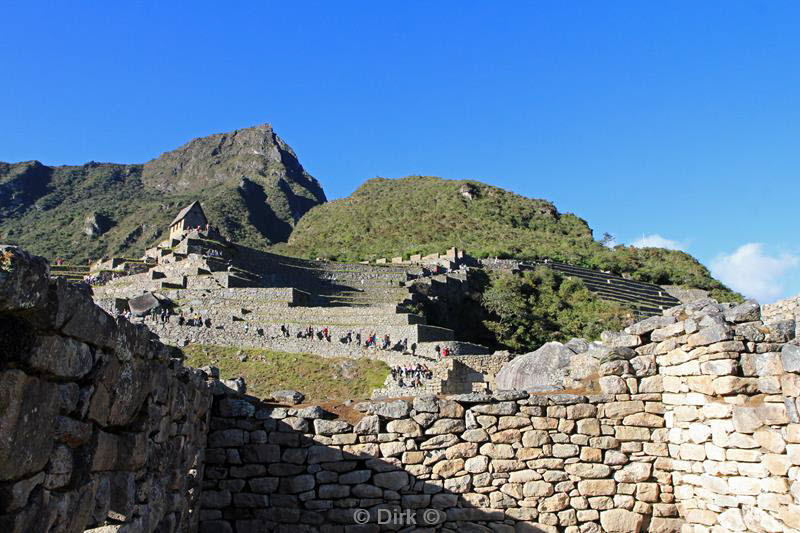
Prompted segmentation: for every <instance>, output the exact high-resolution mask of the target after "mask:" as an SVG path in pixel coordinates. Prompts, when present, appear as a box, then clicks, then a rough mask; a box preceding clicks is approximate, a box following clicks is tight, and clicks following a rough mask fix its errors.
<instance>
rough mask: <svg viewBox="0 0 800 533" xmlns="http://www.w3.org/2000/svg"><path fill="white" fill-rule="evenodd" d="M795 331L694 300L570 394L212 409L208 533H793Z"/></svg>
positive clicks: (608, 340) (798, 443)
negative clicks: (412, 532) (422, 527)
mask: <svg viewBox="0 0 800 533" xmlns="http://www.w3.org/2000/svg"><path fill="white" fill-rule="evenodd" d="M794 328H795V324H794V321H792V320H784V321H777V322H772V321H768V322H766V323H765V322H763V321H762V320H761V317H760V308H759V307H758V305H757V304H755V303H753V302H748V303H745V304H743V305H740V306H737V307H733V306H730V305H719V304H717V303H716V302H713V301H711V300H704V301H698V302H693V303H691V304H688V305H681V306H678V307H676V308H674V309H671V310H669V311H668V312H666V313H665V315H663V316H656V317H651V318H649V319H647V320H645V321H642V322H640V323H637V324H634V325H632V326H630V327H629V328H627V329H626V330H625V331H624V332H620V333H611V332H607V333H605V334H604V335H603V343H602V345H600V346H601V347H604V349H598V345H591V346H590V345H588V344H587V347H589V348H590V349H588V350H587V351H585V352H583V353H580V354H576V356H575V357H574V358H573V361H574V365H575V366H574V367H570V368H569V369H568V372H567V376H566V378H565V384H566V385H568V386H573V387H577V388H573V390H571V391H559V392H552V393H537V394H535V395H529V394H528V393H525V392H502V391H501V392H496V393H494V394H492V395H488V394H469V395H456V396H449V397H441V398H438V399H437V398H434V397H418V398H416V399H414V400H413V402H412V401H406V400H394V401H387V402H371V403H364V404H358V405H355V406H353V407H354V408H355V409H356V410H357V411H359V412H360V414H359V415H358V416H357V417H353V418H351V419H350V422H347V421H345V420H343V419H335V417H334V415H333V414H331V413H328V412H326V411H325V410H324V409H322V408H320V407H304V408H298V409H292V408H283V407H276V406H270V405H266V404H262V403H259V402H258V401H255V400H253V399H248V398H234V397H229V396H228V397H220V398H219V399H218V401H216V402H215V405H214V408H213V415H212V422H211V430H212V433H211V434H210V436H209V441H208V442H209V448H208V450H207V458H208V465H209V466H208V469H207V475H206V478H205V480H204V492H203V511H202V515H201V519H202V521H201V531H222V532H227V531H230V532H236V533H245V532H250V531H262V530H270V531H331V532H338V531H378V530H392V529H401V528H402V527H405V526H410V525H412V522H411V521H412V519H413V520H414V521H416V523H417V525H419V524H423V523H424V522H425V521H428V522H431V521H433V522H435V525H432V524H431V523H428V524H427V525H426V527H428V528H429V530H432V531H433V530H437V531H438V530H441V531H458V530H469V531H509V532H510V531H563V532H569V533H579V532H595V531H609V532H631V531H654V532H657V531H682V532H684V533H692V532H696V533H700V532H704V533H705V532H715V533H716V532H725V531H758V532H778V531H797V530H798V529H800V418H799V417H798V408H799V407H800V405H798V403H797V402H798V396H800V376H798V373H800V347H798V345H797V344H794V341H792V339H793V337H794ZM576 344H580V343H573V346H574V345H576ZM595 353H596V354H598V358H596V359H595V358H594V356H593V355H592V354H595ZM212 464H213V466H212ZM361 520H367V522H368V523H367V524H366V525H363V526H358V522H359V521H361ZM381 520H384V521H386V520H389V521H390V522H394V523H393V524H387V523H383V524H379V523H378V522H380V521H381Z"/></svg>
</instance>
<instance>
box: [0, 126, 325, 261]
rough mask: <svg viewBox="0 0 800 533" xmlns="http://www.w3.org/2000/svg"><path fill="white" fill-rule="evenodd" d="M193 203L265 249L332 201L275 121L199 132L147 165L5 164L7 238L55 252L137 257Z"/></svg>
mask: <svg viewBox="0 0 800 533" xmlns="http://www.w3.org/2000/svg"><path fill="white" fill-rule="evenodd" d="M194 200H199V201H202V202H203V206H204V208H205V209H206V211H207V212H208V214H209V216H210V218H211V219H212V220H213V221H214V223H215V224H216V225H218V226H219V227H220V230H221V231H222V232H223V233H224V234H226V235H227V236H228V237H230V238H232V239H235V240H236V241H238V242H242V243H247V244H250V245H255V246H260V247H265V246H269V245H271V244H273V243H276V242H281V241H285V240H287V239H288V237H289V234H290V233H291V231H292V228H293V227H294V225H295V223H296V222H297V221H298V220H299V219H300V217H302V216H303V214H305V212H306V211H308V210H309V209H311V208H312V207H314V206H315V205H317V204H320V203H323V202H325V200H326V198H325V193H324V191H323V190H322V187H321V186H320V184H319V182H318V181H317V180H316V179H314V178H313V177H312V176H311V175H309V174H308V173H307V172H306V171H305V169H304V168H303V166H302V165H301V164H300V162H299V161H298V159H297V156H296V155H295V153H294V151H292V149H291V148H290V147H289V145H287V144H286V142H285V141H283V140H282V139H281V138H280V137H278V136H277V135H276V134H275V132H274V131H273V130H272V127H271V126H270V125H269V124H262V125H259V126H255V127H252V128H245V129H241V130H236V131H233V132H229V133H220V134H215V135H210V136H208V137H202V138H198V139H194V140H192V141H190V142H188V143H186V144H185V145H184V146H182V147H180V148H178V149H176V150H173V151H170V152H166V153H165V154H163V155H161V156H160V157H158V158H156V159H153V160H152V161H149V162H147V163H144V164H130V165H123V164H113V163H96V162H89V163H86V164H84V165H80V166H57V167H51V166H47V165H44V164H42V163H40V162H38V161H28V162H21V163H0V237H2V240H3V242H8V243H14V244H20V245H23V246H25V247H26V248H28V249H30V250H32V251H33V252H35V253H38V254H42V255H45V256H47V257H51V258H55V257H61V258H65V259H68V260H85V259H87V258H97V257H100V256H111V255H127V256H138V255H140V254H141V253H142V251H143V250H144V247H145V245H147V244H149V243H150V242H152V241H153V240H154V239H157V238H158V237H159V236H160V234H161V232H162V231H163V230H164V228H166V227H167V225H168V224H169V221H170V217H171V216H173V215H174V212H175V210H176V208H177V207H179V206H183V205H186V204H188V203H190V202H191V201H194ZM97 221H101V222H102V223H96V222H97Z"/></svg>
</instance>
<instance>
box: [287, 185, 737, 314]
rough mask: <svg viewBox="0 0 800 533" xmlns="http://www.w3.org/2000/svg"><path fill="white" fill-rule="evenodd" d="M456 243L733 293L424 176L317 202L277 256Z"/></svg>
mask: <svg viewBox="0 0 800 533" xmlns="http://www.w3.org/2000/svg"><path fill="white" fill-rule="evenodd" d="M451 246H458V247H459V248H462V249H464V250H466V251H467V253H469V254H471V255H473V256H476V257H494V256H498V257H515V258H522V259H538V258H550V259H554V260H558V261H564V262H567V263H572V264H575V265H579V266H584V267H587V268H593V269H598V270H606V271H610V272H614V273H616V274H620V275H622V274H626V275H630V277H631V278H633V279H636V280H640V281H648V282H652V283H658V284H674V285H685V286H690V287H697V288H701V289H707V290H710V291H711V292H712V296H714V297H717V298H720V299H722V300H736V299H738V298H739V296H738V295H737V294H735V293H733V292H731V291H730V290H728V289H727V288H726V287H724V286H723V285H722V284H721V283H720V282H718V281H717V280H715V279H714V278H712V277H711V274H710V273H709V271H708V270H707V269H706V268H705V267H704V266H703V265H701V264H700V263H699V262H698V261H697V260H696V259H694V258H693V257H692V256H690V255H688V254H686V253H684V252H679V251H671V250H664V249H661V248H643V249H639V248H633V247H626V246H617V247H615V248H613V249H610V248H607V247H606V246H603V245H602V244H600V243H599V242H597V241H596V240H594V238H593V236H592V230H591V228H590V227H589V226H588V224H587V223H586V222H585V221H584V220H582V219H581V218H579V217H577V216H575V215H572V214H563V213H559V212H558V211H557V209H556V208H555V206H553V204H552V203H550V202H548V201H546V200H538V199H530V198H526V197H523V196H520V195H517V194H514V193H512V192H509V191H505V190H503V189H499V188H497V187H492V186H489V185H485V184H482V183H479V182H475V181H460V180H444V179H441V178H435V177H427V176H410V177H407V178H403V179H395V180H389V179H382V178H376V179H371V180H369V181H367V182H366V183H364V184H363V185H362V186H361V187H359V188H358V189H357V190H356V191H355V192H354V193H353V194H352V195H351V196H349V197H347V198H343V199H340V200H335V201H333V202H329V203H326V204H322V205H319V206H317V207H315V208H313V209H312V210H310V211H309V212H308V213H306V215H305V216H304V217H303V218H302V219H301V220H300V222H299V223H298V225H297V226H296V227H295V229H294V231H293V232H292V235H291V237H290V238H289V241H288V243H287V244H285V245H279V246H278V247H277V249H278V250H280V251H283V252H285V253H290V254H293V255H297V256H303V257H324V258H329V259H332V260H347V261H358V260H365V259H374V258H377V257H393V256H397V255H405V256H408V255H409V254H413V253H422V254H427V253H433V252H443V251H445V250H446V249H447V248H449V247H451Z"/></svg>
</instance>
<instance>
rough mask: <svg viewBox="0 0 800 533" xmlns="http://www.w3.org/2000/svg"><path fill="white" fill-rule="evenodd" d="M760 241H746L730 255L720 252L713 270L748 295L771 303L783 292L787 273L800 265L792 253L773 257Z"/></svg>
mask: <svg viewBox="0 0 800 533" xmlns="http://www.w3.org/2000/svg"><path fill="white" fill-rule="evenodd" d="M763 248H764V245H763V244H762V243H759V242H751V243H747V244H743V245H742V246H740V247H739V248H737V249H736V250H735V251H734V252H733V253H731V254H720V255H718V256H717V257H716V258H714V260H713V261H711V273H712V274H713V275H714V277H716V278H717V279H719V280H720V281H722V282H723V283H724V284H726V285H728V286H729V287H730V288H732V289H734V290H736V291H739V292H741V293H742V294H744V295H745V296H747V297H749V298H755V299H756V300H758V301H759V302H761V303H770V302H772V301H774V300H776V299H778V298H779V297H780V296H781V295H782V294H783V290H784V289H783V282H784V276H785V274H786V273H787V272H788V271H789V270H791V269H793V268H797V267H798V266H799V265H800V257H798V256H796V255H792V254H788V253H785V254H781V255H777V256H770V255H768V254H766V253H765V252H764V249H763Z"/></svg>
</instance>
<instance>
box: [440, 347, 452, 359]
mask: <svg viewBox="0 0 800 533" xmlns="http://www.w3.org/2000/svg"><path fill="white" fill-rule="evenodd" d="M448 355H450V348H448V347H447V346H445V347H444V348H442V357H447V356H448Z"/></svg>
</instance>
